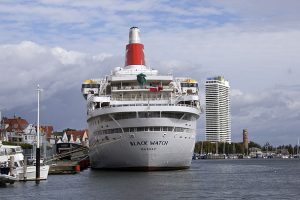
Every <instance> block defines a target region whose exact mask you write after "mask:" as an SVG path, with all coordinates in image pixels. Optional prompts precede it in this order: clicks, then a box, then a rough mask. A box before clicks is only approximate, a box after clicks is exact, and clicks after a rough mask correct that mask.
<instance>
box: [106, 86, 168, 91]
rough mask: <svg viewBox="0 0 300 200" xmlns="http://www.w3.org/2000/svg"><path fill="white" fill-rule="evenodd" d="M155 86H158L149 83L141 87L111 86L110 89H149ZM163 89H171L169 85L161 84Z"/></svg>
mask: <svg viewBox="0 0 300 200" xmlns="http://www.w3.org/2000/svg"><path fill="white" fill-rule="evenodd" d="M155 87H159V86H158V85H157V86H150V85H145V86H143V87H141V86H112V88H111V89H112V91H118V90H137V89H150V88H155ZM162 89H163V90H169V89H172V88H171V87H169V86H162Z"/></svg>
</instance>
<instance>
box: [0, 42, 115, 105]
mask: <svg viewBox="0 0 300 200" xmlns="http://www.w3.org/2000/svg"><path fill="white" fill-rule="evenodd" d="M110 58H111V55H109V54H106V53H102V54H98V55H88V54H85V53H81V52H76V51H67V50H65V49H63V48H61V47H54V48H49V47H46V46H41V45H38V44H36V43H33V42H30V41H24V42H21V43H19V44H9V45H0V62H1V63H2V64H1V68H0V91H1V93H0V102H1V104H2V105H1V106H2V107H5V108H7V109H11V108H13V107H16V106H22V105H28V104H30V103H32V102H34V101H35V87H36V86H37V84H40V85H41V87H43V89H44V91H45V92H44V97H45V98H50V97H51V96H52V95H54V94H55V93H57V92H58V91H63V90H68V89H70V88H73V87H74V86H78V85H79V86H80V83H81V82H82V81H83V80H84V79H87V78H90V77H92V76H93V75H94V73H95V72H96V73H97V72H98V74H99V76H101V75H102V72H101V70H102V71H103V72H107V71H108V70H107V69H106V68H105V67H106V66H104V65H103V64H107V63H106V62H107V60H110ZM109 62H111V61H109ZM112 63H113V62H112ZM78 90H80V87H79V88H78Z"/></svg>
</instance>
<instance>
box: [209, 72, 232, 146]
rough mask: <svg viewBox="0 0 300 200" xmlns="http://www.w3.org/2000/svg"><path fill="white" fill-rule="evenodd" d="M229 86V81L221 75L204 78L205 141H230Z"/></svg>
mask: <svg viewBox="0 0 300 200" xmlns="http://www.w3.org/2000/svg"><path fill="white" fill-rule="evenodd" d="M229 88H230V86H229V82H228V81H226V80H225V79H224V77H222V76H217V77H213V78H208V79H207V80H206V83H205V103H206V111H205V115H206V126H205V137H206V140H207V141H211V142H228V143H231V120H230V91H229Z"/></svg>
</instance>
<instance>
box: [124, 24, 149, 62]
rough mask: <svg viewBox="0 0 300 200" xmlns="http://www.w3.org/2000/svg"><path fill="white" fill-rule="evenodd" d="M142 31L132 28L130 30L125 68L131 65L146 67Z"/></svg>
mask: <svg viewBox="0 0 300 200" xmlns="http://www.w3.org/2000/svg"><path fill="white" fill-rule="evenodd" d="M139 34H140V30H139V28H138V27H131V28H130V30H129V44H127V45H126V61H125V67H126V66H130V65H145V56H144V45H143V44H141V39H140V35H139Z"/></svg>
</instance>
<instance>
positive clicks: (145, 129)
mask: <svg viewBox="0 0 300 200" xmlns="http://www.w3.org/2000/svg"><path fill="white" fill-rule="evenodd" d="M123 131H124V132H125V133H127V132H149V131H150V132H153V131H157V132H158V131H168V132H172V131H174V132H187V133H192V132H193V131H194V130H193V129H190V128H182V127H175V128H174V127H172V126H153V127H127V128H123ZM123 131H122V129H121V128H114V129H106V130H99V131H95V132H94V134H95V135H107V134H114V133H122V132H123Z"/></svg>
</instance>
